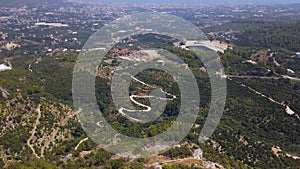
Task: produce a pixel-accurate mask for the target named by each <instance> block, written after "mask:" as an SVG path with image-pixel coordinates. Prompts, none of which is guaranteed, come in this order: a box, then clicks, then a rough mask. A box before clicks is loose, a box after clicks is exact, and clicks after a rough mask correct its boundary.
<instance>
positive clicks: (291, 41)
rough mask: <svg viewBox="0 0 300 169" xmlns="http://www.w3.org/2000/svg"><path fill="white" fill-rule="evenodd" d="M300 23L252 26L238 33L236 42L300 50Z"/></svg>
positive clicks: (243, 44) (244, 44)
mask: <svg viewBox="0 0 300 169" xmlns="http://www.w3.org/2000/svg"><path fill="white" fill-rule="evenodd" d="M299 30H300V23H276V24H272V25H266V26H264V27H259V28H251V29H248V30H245V31H243V32H241V33H240V34H239V35H237V37H238V40H236V42H235V44H237V45H239V46H257V47H266V48H271V49H273V50H276V49H278V48H285V49H288V50H291V51H300V45H299V44H300V31H299Z"/></svg>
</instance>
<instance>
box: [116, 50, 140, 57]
mask: <svg viewBox="0 0 300 169" xmlns="http://www.w3.org/2000/svg"><path fill="white" fill-rule="evenodd" d="M110 53H111V54H116V55H118V56H128V55H131V54H137V53H138V51H137V50H129V49H116V48H115V49H112V50H111V51H110Z"/></svg>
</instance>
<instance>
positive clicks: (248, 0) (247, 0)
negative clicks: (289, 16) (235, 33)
mask: <svg viewBox="0 0 300 169" xmlns="http://www.w3.org/2000/svg"><path fill="white" fill-rule="evenodd" d="M83 1H90V2H105V3H107V2H108V3H109V2H110V3H116V2H128V3H139V2H140V3H147V2H148V3H206V4H214V3H224V4H226V3H230V4H280V3H300V0H125V1H124V0H123V1H122V0H83Z"/></svg>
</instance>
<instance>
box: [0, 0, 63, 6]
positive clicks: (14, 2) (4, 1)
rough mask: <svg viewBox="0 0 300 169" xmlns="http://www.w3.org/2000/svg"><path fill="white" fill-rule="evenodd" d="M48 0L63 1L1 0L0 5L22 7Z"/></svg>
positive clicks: (58, 0) (60, 0)
mask: <svg viewBox="0 0 300 169" xmlns="http://www.w3.org/2000/svg"><path fill="white" fill-rule="evenodd" d="M46 2H49V3H50V2H51V3H59V2H63V0H9V1H8V0H0V6H1V7H20V6H23V5H29V6H34V5H38V4H43V3H46Z"/></svg>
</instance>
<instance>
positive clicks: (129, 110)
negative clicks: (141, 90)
mask: <svg viewBox="0 0 300 169" xmlns="http://www.w3.org/2000/svg"><path fill="white" fill-rule="evenodd" d="M131 78H132V79H133V80H135V81H136V82H139V83H141V84H143V85H144V86H148V87H150V88H153V89H156V88H157V87H155V86H152V85H149V84H147V83H145V82H143V81H141V80H139V79H137V78H136V77H134V76H131ZM160 91H161V92H162V93H164V94H165V95H168V96H171V97H172V98H161V97H156V96H139V95H131V96H130V97H129V99H130V100H131V101H132V102H133V103H135V104H136V105H139V106H141V107H144V108H146V109H145V110H132V109H127V108H124V107H121V108H120V109H119V113H120V114H121V115H122V116H126V117H128V116H127V114H126V113H124V111H128V112H150V111H151V110H152V108H151V107H150V106H147V105H145V104H143V103H140V102H138V101H136V100H135V98H156V99H159V100H165V101H172V100H174V99H176V98H177V97H176V96H175V95H173V94H171V93H168V92H166V91H164V90H163V89H162V88H160ZM128 118H129V120H131V121H134V122H141V120H139V119H136V118H132V117H128Z"/></svg>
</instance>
